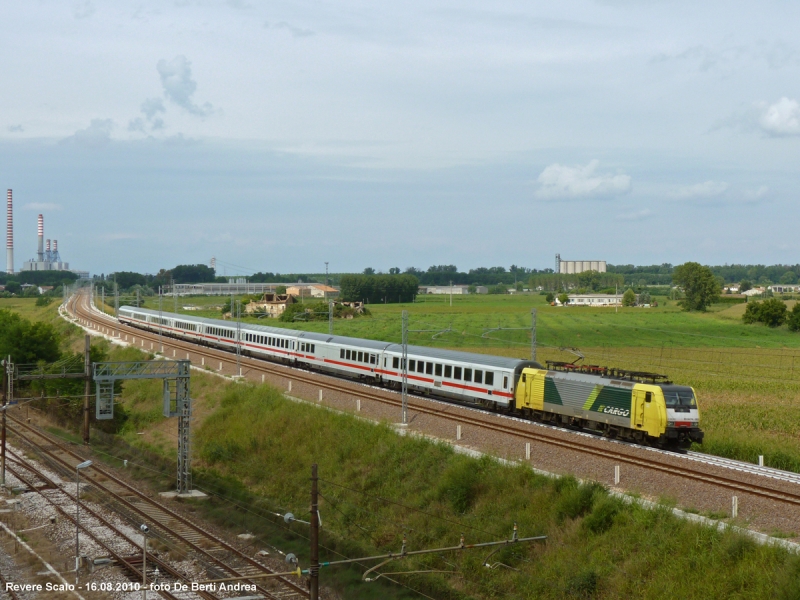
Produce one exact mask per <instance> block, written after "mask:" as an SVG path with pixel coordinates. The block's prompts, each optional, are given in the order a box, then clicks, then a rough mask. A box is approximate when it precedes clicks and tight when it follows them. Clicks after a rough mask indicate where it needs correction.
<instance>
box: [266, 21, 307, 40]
mask: <svg viewBox="0 0 800 600" xmlns="http://www.w3.org/2000/svg"><path fill="white" fill-rule="evenodd" d="M269 26H270V24H269V22H266V23H264V27H267V28H269ZM272 27H274V28H275V29H285V30H286V31H288V32H289V33H291V34H292V37H295V38H302V37H310V36H312V35H314V32H313V31H312V30H311V29H303V28H302V27H298V26H297V25H292V24H291V23H287V22H286V21H281V22H280V23H275V25H273V26H272Z"/></svg>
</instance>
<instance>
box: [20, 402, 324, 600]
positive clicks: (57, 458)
mask: <svg viewBox="0 0 800 600" xmlns="http://www.w3.org/2000/svg"><path fill="white" fill-rule="evenodd" d="M8 419H9V421H10V422H11V424H10V426H9V430H10V431H11V432H12V433H14V434H15V435H16V436H17V437H18V439H20V440H23V441H24V443H25V444H26V445H27V446H29V447H30V449H31V450H33V451H34V452H36V453H37V454H38V455H40V456H41V457H42V458H43V459H44V460H45V462H46V463H47V464H48V466H49V467H51V468H52V469H53V470H55V471H57V472H59V473H62V474H65V476H66V478H67V479H68V478H69V475H70V474H72V473H74V472H75V466H76V465H78V464H79V463H81V462H83V461H84V457H82V456H80V455H78V454H77V453H76V452H74V451H73V450H72V449H70V448H68V447H67V446H65V445H64V444H62V443H61V442H60V441H59V440H57V439H54V438H53V437H52V436H50V435H49V434H47V433H45V432H42V431H41V430H39V429H38V428H36V427H34V426H32V425H29V424H27V423H25V422H23V421H21V420H19V419H17V418H15V417H14V416H13V415H8ZM12 458H13V460H14V461H15V463H16V467H11V469H13V470H12V474H14V475H15V476H16V477H17V478H18V479H20V481H22V482H23V483H24V484H25V485H26V486H27V487H28V488H29V489H30V490H32V491H37V490H39V488H41V487H42V486H41V485H38V486H37V484H36V481H34V478H38V480H39V482H42V483H44V485H45V486H46V487H48V488H53V487H56V488H58V487H59V486H58V485H57V484H56V483H55V482H53V481H52V480H51V479H50V478H48V477H47V476H46V475H44V474H43V473H41V472H40V471H39V470H37V469H35V468H34V467H32V466H31V465H25V462H26V461H24V459H23V458H22V457H21V456H18V455H16V456H15V455H13V454H12ZM23 470H26V471H27V473H28V474H27V475H26V474H24V473H22V472H21V471H23ZM82 481H84V482H86V483H88V485H90V486H91V487H92V488H94V491H95V492H97V493H99V494H101V496H102V497H103V498H105V499H106V501H107V502H108V503H109V504H111V505H113V507H114V509H115V511H116V512H118V513H119V514H120V515H122V516H123V518H124V519H125V520H126V521H128V522H129V523H133V524H139V523H144V524H146V525H147V526H148V527H149V528H150V534H149V536H150V537H153V538H156V539H158V540H160V541H161V542H162V543H163V544H164V545H165V546H166V547H167V548H169V549H177V550H179V551H186V552H188V553H191V555H192V556H193V557H194V559H195V561H196V562H197V563H198V564H199V565H201V566H202V567H203V568H204V569H205V578H206V579H221V578H229V577H247V576H257V575H264V574H271V573H273V572H274V571H273V570H272V569H270V568H269V567H268V566H266V565H264V564H263V563H261V562H259V561H257V560H255V559H254V558H252V557H250V556H248V555H247V554H244V553H243V552H241V551H239V550H238V549H237V548H235V547H233V546H231V545H230V544H228V543H227V542H225V541H224V540H222V539H220V538H218V537H217V536H215V535H213V534H211V533H210V532H208V531H206V530H204V529H203V528H201V527H200V526H198V525H196V524H195V523H193V522H192V521H190V520H188V519H186V518H185V517H183V516H182V515H180V514H178V513H177V512H175V511H173V510H171V509H170V508H168V507H167V506H165V505H163V504H162V503H160V502H157V501H156V500H154V499H153V498H150V497H148V496H147V495H145V494H144V493H142V492H141V491H139V490H138V489H136V488H135V487H133V486H131V485H130V484H128V483H127V482H125V481H123V480H122V479H120V478H118V477H116V476H115V475H113V474H112V473H111V472H110V471H109V470H107V469H104V468H102V467H100V466H99V465H97V463H95V464H93V465H92V466H91V467H89V468H87V469H85V470H84V471H83V473H82ZM61 491H62V492H64V490H61ZM64 493H65V492H64ZM43 495H44V494H43ZM67 495H68V494H67ZM51 504H52V502H51ZM70 505H71V506H74V505H75V499H74V497H72V498H71V501H70ZM54 506H56V505H55V504H54ZM57 510H59V512H61V513H62V514H64V515H65V516H67V517H68V518H70V519H72V518H73V517H71V516H69V514H68V512H65V510H64V508H63V507H60V508H57ZM84 510H86V509H82V511H81V512H82V513H83V512H84ZM92 518H94V519H96V520H97V521H99V522H100V523H102V525H103V526H105V527H107V528H108V529H109V530H111V531H113V532H115V534H116V535H118V536H119V537H120V539H125V540H127V542H128V543H130V544H133V548H136V544H135V541H131V540H130V538H129V536H127V535H126V534H125V533H123V532H121V531H120V530H119V528H117V527H115V526H114V525H112V524H111V523H109V522H108V520H106V519H105V518H104V517H102V515H99V514H97V513H96V512H94V511H93V512H92ZM83 529H84V531H86V533H87V535H89V536H90V537H92V539H93V540H95V541H96V543H98V544H100V545H101V546H102V547H104V548H107V549H108V551H109V554H110V555H111V556H113V557H114V560H115V562H116V563H117V564H119V565H120V566H121V567H123V568H124V569H125V570H126V571H127V572H129V573H130V574H131V575H133V576H135V577H136V581H141V577H142V575H141V561H142V555H141V552H139V553H138V555H134V556H124V555H122V554H120V553H119V552H118V551H115V550H114V549H113V548H111V547H109V545H108V544H104V543H102V542H101V541H99V540H98V539H97V536H94V534H93V533H92V532H91V530H90V529H89V528H87V527H84V528H83ZM147 559H148V563H149V562H150V561H151V560H153V564H154V565H155V564H157V565H158V567H159V569H160V571H161V572H162V573H164V574H165V575H166V576H167V578H172V579H173V580H174V581H180V582H182V583H188V584H190V585H191V583H192V581H191V579H190V578H189V577H187V575H185V574H183V573H181V572H179V571H178V570H176V569H175V568H173V567H172V566H171V565H170V564H169V562H168V561H166V560H161V559H159V558H158V557H155V556H154V557H153V558H152V559H151V556H150V555H149V554H148V558H147ZM195 581H196V579H195ZM245 581H246V582H248V583H251V584H255V585H256V586H257V587H256V589H257V591H258V593H259V594H260V595H261V596H262V597H264V598H268V599H270V600H300V599H301V598H308V596H309V594H308V591H307V590H306V589H305V588H304V587H302V586H300V585H298V584H296V583H295V582H293V581H291V580H289V579H286V578H282V577H280V578H278V577H276V578H270V579H258V578H256V579H252V580H245ZM160 593H162V594H164V595H165V597H167V598H171V599H172V598H176V599H177V598H178V597H177V596H175V595H173V594H170V593H167V592H160ZM185 597H187V596H180V598H185ZM191 597H193V598H194V597H200V598H204V599H208V600H212V599H215V598H218V597H224V596H217V595H215V594H212V593H210V592H201V591H198V592H194V593H193V594H192V596H191Z"/></svg>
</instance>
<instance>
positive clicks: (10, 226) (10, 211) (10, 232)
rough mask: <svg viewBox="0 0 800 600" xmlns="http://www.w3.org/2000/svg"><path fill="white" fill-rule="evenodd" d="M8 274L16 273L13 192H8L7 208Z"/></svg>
mask: <svg viewBox="0 0 800 600" xmlns="http://www.w3.org/2000/svg"><path fill="white" fill-rule="evenodd" d="M6 273H8V274H9V275H11V274H13V273H14V205H13V202H12V200H11V190H8V205H7V207H6Z"/></svg>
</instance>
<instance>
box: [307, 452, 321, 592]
mask: <svg viewBox="0 0 800 600" xmlns="http://www.w3.org/2000/svg"><path fill="white" fill-rule="evenodd" d="M317 485H318V479H317V465H316V463H314V464H313V465H311V531H310V535H309V540H310V542H311V561H310V562H311V564H310V565H309V568H308V574H309V578H310V582H309V583H310V587H311V589H310V598H311V600H319V513H318V510H319V498H318V495H319V494H318V489H317Z"/></svg>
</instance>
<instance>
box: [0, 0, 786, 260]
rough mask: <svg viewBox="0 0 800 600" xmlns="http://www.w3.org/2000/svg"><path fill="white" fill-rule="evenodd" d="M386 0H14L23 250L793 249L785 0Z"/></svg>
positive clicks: (10, 136) (2, 100)
mask: <svg viewBox="0 0 800 600" xmlns="http://www.w3.org/2000/svg"><path fill="white" fill-rule="evenodd" d="M383 4H386V6H384V5H376V4H375V3H367V2H355V1H354V2H344V1H342V2H339V1H337V2H293V3H282V2H272V3H260V2H255V1H253V2H248V1H246V0H231V1H228V2H224V1H203V0H199V1H195V2H192V1H188V0H187V1H178V2H174V3H166V2H147V1H139V2H124V1H119V2H101V1H99V0H88V1H87V0H83V1H79V2H56V1H48V0H41V1H38V2H30V3H5V4H4V5H3V6H2V7H0V18H2V22H3V23H4V24H5V27H4V29H5V34H4V36H3V37H2V39H0V48H2V52H3V57H4V59H5V60H3V61H2V64H0V83H2V87H3V90H4V91H3V94H2V95H0V187H5V188H13V189H14V197H15V207H16V211H15V238H16V239H15V242H16V249H15V258H16V262H17V264H16V267H17V268H19V266H20V265H21V263H22V261H23V260H26V259H28V258H30V257H32V256H33V254H34V252H35V250H36V237H35V227H36V215H37V214H38V213H39V212H42V213H43V214H44V216H45V236H46V237H48V238H56V239H58V240H59V249H60V250H61V253H62V256H63V257H64V259H66V260H68V261H69V262H70V263H71V265H72V266H73V267H75V268H82V269H88V270H90V271H92V272H109V271H114V270H136V271H147V272H154V271H156V270H157V269H159V268H161V267H170V266H174V265H175V264H180V263H196V262H205V263H207V262H208V261H209V260H210V258H211V257H212V256H215V257H217V259H218V261H219V264H220V265H222V264H225V265H227V266H226V267H225V269H226V273H227V274H233V273H235V272H237V271H241V270H242V269H237V268H236V267H233V266H231V265H239V266H241V267H243V268H244V270H245V271H248V270H263V271H278V272H284V273H285V272H298V271H300V272H307V271H317V272H319V271H322V270H324V262H325V261H329V263H330V268H331V270H332V271H360V270H362V269H363V268H364V267H367V266H371V267H374V268H376V269H380V270H386V269H388V268H390V267H395V266H396V267H400V268H405V267H409V266H416V267H420V268H426V267H428V266H429V265H432V264H447V263H453V264H456V265H458V266H459V267H460V268H462V269H469V268H472V267H477V266H494V265H503V266H506V267H507V266H509V265H510V264H512V263H515V264H518V265H524V266H529V267H536V268H544V267H550V266H552V263H553V256H554V254H555V253H556V252H559V253H560V254H561V256H562V258H564V259H566V260H569V259H579V260H580V259H597V260H607V261H608V262H610V263H636V264H650V263H661V262H672V263H680V262H683V261H686V260H696V261H699V262H703V263H707V264H721V263H726V262H728V263H731V262H748V263H759V262H760V263H778V262H785V263H796V262H798V250H800V241H799V240H798V236H797V233H796V232H797V208H796V199H797V198H798V196H800V179H799V178H798V170H799V167H798V165H800V160H798V159H800V152H799V150H800V103H799V101H800V43H798V42H797V36H796V31H795V28H796V24H797V23H798V22H800V5H798V4H797V3H790V2H769V1H766V2H761V3H757V4H756V3H737V4H735V5H734V4H732V3H723V2H718V1H714V0H710V1H708V2H704V3H696V2H682V1H679V0H675V1H664V2H648V1H637V2H629V1H626V0H607V1H596V2H592V1H583V2H570V1H567V2H561V3H545V2H530V1H528V2H502V1H499V2H494V3H491V4H490V5H487V4H486V3H477V2H473V3H470V2H464V1H459V2H443V1H426V2H403V3H395V4H390V3H383ZM219 271H220V272H221V271H222V267H220V269H219Z"/></svg>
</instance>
